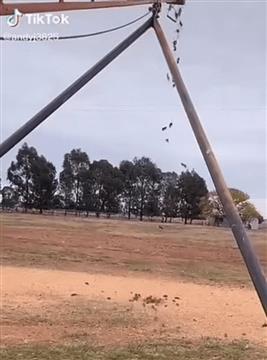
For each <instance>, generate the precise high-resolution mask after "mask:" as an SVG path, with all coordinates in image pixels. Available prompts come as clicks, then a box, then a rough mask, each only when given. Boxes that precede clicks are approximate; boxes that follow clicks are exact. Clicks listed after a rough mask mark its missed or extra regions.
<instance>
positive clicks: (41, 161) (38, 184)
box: [32, 155, 58, 214]
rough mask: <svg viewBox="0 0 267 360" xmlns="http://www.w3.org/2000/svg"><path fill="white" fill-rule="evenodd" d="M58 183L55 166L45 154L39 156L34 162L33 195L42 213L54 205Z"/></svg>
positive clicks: (36, 205) (35, 204) (35, 203)
mask: <svg viewBox="0 0 267 360" xmlns="http://www.w3.org/2000/svg"><path fill="white" fill-rule="evenodd" d="M57 185H58V182H57V179H56V168H55V166H54V165H53V164H52V163H51V162H49V161H47V160H46V158H45V157H44V156H43V155H41V156H37V157H36V158H35V160H34V161H33V163H32V197H33V204H34V207H35V208H37V209H39V211H40V214H42V212H43V210H44V209H49V208H51V207H52V206H53V201H54V195H55V192H56V190H57Z"/></svg>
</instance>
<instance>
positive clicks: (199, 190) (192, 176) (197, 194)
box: [177, 170, 208, 224]
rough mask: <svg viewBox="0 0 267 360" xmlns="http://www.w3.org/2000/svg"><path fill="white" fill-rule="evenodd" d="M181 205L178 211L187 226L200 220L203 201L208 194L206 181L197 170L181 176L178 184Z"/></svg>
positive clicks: (186, 172) (183, 173) (187, 171)
mask: <svg viewBox="0 0 267 360" xmlns="http://www.w3.org/2000/svg"><path fill="white" fill-rule="evenodd" d="M177 188H178V194H179V204H178V210H179V214H180V216H181V217H182V218H183V219H184V222H185V224H187V221H188V220H190V222H192V220H193V219H196V218H198V217H199V216H200V215H201V213H202V204H203V199H205V198H206V196H207V194H208V189H207V186H206V182H205V180H204V179H203V178H202V177H200V176H199V175H198V174H197V173H196V171H195V170H192V171H189V170H186V171H185V172H182V173H181V175H180V176H179V179H178V182H177Z"/></svg>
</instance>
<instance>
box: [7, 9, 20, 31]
mask: <svg viewBox="0 0 267 360" xmlns="http://www.w3.org/2000/svg"><path fill="white" fill-rule="evenodd" d="M22 16H23V14H22V13H21V12H20V11H19V10H18V9H15V10H14V14H13V15H11V16H9V17H8V18H7V24H8V26H11V27H15V26H17V25H18V24H19V20H20V18H21V17H22Z"/></svg>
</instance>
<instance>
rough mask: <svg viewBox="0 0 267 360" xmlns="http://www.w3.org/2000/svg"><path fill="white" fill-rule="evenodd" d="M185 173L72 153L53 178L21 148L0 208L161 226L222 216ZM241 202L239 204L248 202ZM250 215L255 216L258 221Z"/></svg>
mask: <svg viewBox="0 0 267 360" xmlns="http://www.w3.org/2000/svg"><path fill="white" fill-rule="evenodd" d="M183 165H184V164H183ZM184 167H185V170H184V171H182V172H181V173H180V174H177V173H176V172H163V171H162V170H161V169H159V168H158V167H157V165H156V164H155V163H154V162H153V161H152V160H151V159H149V158H147V157H141V158H134V159H133V160H132V161H129V160H123V161H121V163H120V165H119V166H118V167H116V166H113V165H112V164H111V163H110V162H109V161H108V160H94V161H92V162H91V161H90V159H89V156H88V155H87V153H86V152H84V151H82V150H81V149H73V150H71V151H70V152H69V153H66V154H65V155H64V160H63V164H62V170H61V171H60V173H59V174H58V176H57V172H56V168H55V166H54V165H53V163H52V162H50V161H48V160H47V159H46V158H45V157H44V156H43V155H39V154H38V152H37V150H36V149H35V148H34V147H32V146H28V144H27V143H24V144H23V145H22V147H21V148H20V149H19V150H18V153H17V156H16V160H15V161H12V162H11V164H10V166H9V168H8V171H7V180H8V182H9V184H10V186H5V187H3V189H2V190H1V194H2V208H3V209H5V208H15V207H21V208H23V209H24V211H25V212H27V211H28V210H29V209H39V212H40V213H42V212H43V210H47V209H65V211H67V210H74V211H75V212H76V213H79V212H80V211H83V212H85V213H86V214H87V216H88V214H89V212H94V213H95V214H96V216H97V217H99V215H100V214H101V213H105V214H107V216H110V215H111V214H118V213H121V214H124V215H126V216H127V217H128V219H130V218H131V216H132V215H134V216H136V217H137V216H138V217H139V219H140V220H141V221H142V220H143V217H144V216H148V217H153V216H161V217H162V218H163V219H164V221H167V220H168V219H169V221H171V219H172V218H175V217H180V218H182V219H183V220H184V222H185V223H187V222H188V221H189V222H192V220H193V219H200V218H206V217H207V216H209V215H212V214H214V215H215V212H216V211H215V210H216V206H217V208H218V209H220V211H219V212H218V215H215V216H219V215H222V214H223V210H222V206H221V204H220V201H219V199H218V198H216V193H209V191H208V189H207V185H206V182H205V180H204V179H203V178H202V177H201V176H200V175H198V174H197V172H196V171H195V170H189V169H187V168H186V166H185V165H184ZM238 191H239V190H238ZM241 193H242V192H240V194H241ZM242 194H244V193H242ZM244 196H245V197H246V199H245V200H244ZM244 196H243V197H242V196H241V200H242V201H241V202H242V203H244V202H247V201H248V198H249V197H248V196H246V194H244ZM243 206H244V205H243ZM250 206H252V207H253V205H252V204H250ZM246 210H247V209H246ZM250 210H251V209H250ZM252 210H253V211H252V212H253V216H259V214H258V213H257V214H256V213H255V212H256V209H255V208H254V209H252ZM250 212H251V211H250ZM250 215H251V214H250Z"/></svg>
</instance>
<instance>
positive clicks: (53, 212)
mask: <svg viewBox="0 0 267 360" xmlns="http://www.w3.org/2000/svg"><path fill="white" fill-rule="evenodd" d="M0 213H11V214H16V213H20V214H32V215H34V214H35V215H43V216H61V217H75V218H95V219H98V218H101V219H114V220H128V216H127V214H123V213H118V214H115V213H110V214H107V213H99V214H98V215H97V214H96V213H95V212H92V211H90V212H88V213H87V212H86V211H78V210H77V211H76V210H70V209H67V210H64V209H50V210H43V212H42V214H40V212H39V210H38V209H28V210H27V212H25V210H24V209H23V208H17V209H0ZM130 220H131V221H138V222H139V216H136V215H134V214H131V219H130ZM143 221H145V222H158V223H162V222H165V218H163V217H161V216H153V217H149V216H143ZM166 223H176V224H179V223H180V224H182V223H183V220H182V219H181V218H171V221H170V218H168V221H167V222H166ZM193 224H194V225H208V223H207V221H206V220H193Z"/></svg>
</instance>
